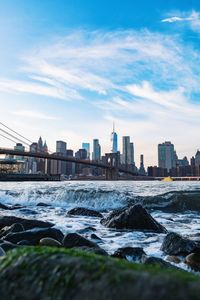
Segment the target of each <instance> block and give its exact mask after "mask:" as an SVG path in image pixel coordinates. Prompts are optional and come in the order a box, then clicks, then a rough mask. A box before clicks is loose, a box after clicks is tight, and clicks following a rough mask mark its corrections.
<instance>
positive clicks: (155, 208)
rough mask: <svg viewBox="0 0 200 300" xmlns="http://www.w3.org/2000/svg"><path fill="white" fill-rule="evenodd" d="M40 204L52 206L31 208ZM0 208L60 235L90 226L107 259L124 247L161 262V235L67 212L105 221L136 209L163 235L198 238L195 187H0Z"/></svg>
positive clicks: (199, 201)
mask: <svg viewBox="0 0 200 300" xmlns="http://www.w3.org/2000/svg"><path fill="white" fill-rule="evenodd" d="M39 202H43V203H46V204H50V205H51V206H49V207H39V206H36V204H37V203H39ZM0 203H3V204H7V205H9V204H10V205H12V204H21V205H24V206H25V208H23V209H18V210H13V211H6V210H0V214H1V215H15V216H20V217H26V218H36V219H40V220H44V221H51V222H53V223H54V224H55V225H56V227H57V228H59V229H61V230H62V231H63V233H68V232H75V231H79V230H82V229H84V228H86V227H89V226H92V227H94V228H95V229H96V231H95V234H96V235H98V236H99V237H100V238H101V241H100V242H98V243H99V246H101V247H102V248H104V249H105V250H106V251H108V252H109V253H113V252H114V251H115V250H117V249H118V248H119V247H124V246H132V247H143V248H144V250H145V251H146V253H147V254H148V255H152V256H158V257H162V258H164V259H165V258H166V257H165V255H164V253H163V252H162V251H161V250H160V246H161V244H162V241H163V238H164V236H165V235H164V234H156V233H147V232H142V231H141V232H140V231H132V230H130V231H128V230H115V229H108V228H106V227H104V226H103V225H101V224H100V220H99V219H98V218H92V217H84V216H68V215H67V211H68V210H69V209H71V208H74V207H80V206H82V207H87V208H92V209H95V210H98V211H100V212H102V213H103V214H104V215H105V216H106V215H107V214H108V213H109V212H110V211H112V210H114V209H116V208H120V207H124V206H126V205H128V204H130V203H132V204H134V203H141V204H142V205H143V206H144V207H145V208H147V209H148V211H149V212H150V213H151V215H152V216H153V217H154V218H155V219H156V220H157V221H158V222H160V223H161V224H162V225H163V226H165V227H166V228H167V230H168V231H175V232H178V233H180V234H181V235H185V236H187V237H191V238H192V237H193V236H195V238H196V237H200V214H199V212H200V183H199V182H197V181H196V182H186V181H184V182H168V183H167V182H160V181H141V182H140V181H115V182H113V181H112V182H107V181H63V182H6V183H5V182H0ZM91 233H92V232H90V231H88V232H87V231H85V232H84V235H85V236H86V237H88V238H90V235H91ZM182 267H183V268H185V265H182Z"/></svg>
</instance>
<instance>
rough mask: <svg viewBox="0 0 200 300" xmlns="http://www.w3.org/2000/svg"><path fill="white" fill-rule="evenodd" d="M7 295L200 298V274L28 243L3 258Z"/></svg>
mask: <svg viewBox="0 0 200 300" xmlns="http://www.w3.org/2000/svg"><path fill="white" fill-rule="evenodd" d="M0 295H1V299H4V300H24V299H28V300H66V299H70V300H72V299H73V300H87V299H88V300H89V299H95V300H100V299H101V300H104V299H105V300H110V299H111V300H112V299H115V300H121V299H123V300H126V299H127V300H129V299H130V300H133V299H139V300H146V299H148V300H151V299H153V300H154V299H156V300H161V299H162V300H165V299H166V300H170V299H173V300H174V299H176V300H179V299H180V300H184V299H193V300H194V299H200V277H199V276H195V275H193V274H190V273H186V272H183V271H176V270H163V269H160V268H159V267H155V266H146V265H140V264H134V263H129V262H126V261H123V260H119V259H116V258H108V257H103V256H99V255H95V254H88V253H85V252H81V251H75V250H73V249H62V248H51V247H23V248H20V249H15V250H12V251H9V252H8V253H7V256H6V257H4V258H2V259H1V260H0Z"/></svg>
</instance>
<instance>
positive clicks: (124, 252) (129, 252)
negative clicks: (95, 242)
mask: <svg viewBox="0 0 200 300" xmlns="http://www.w3.org/2000/svg"><path fill="white" fill-rule="evenodd" d="M143 255H146V253H145V252H144V250H143V248H141V247H123V248H119V249H117V250H116V251H115V252H114V253H113V254H112V255H111V256H112V257H116V258H123V259H127V260H132V261H135V262H140V261H141V258H142V256H143Z"/></svg>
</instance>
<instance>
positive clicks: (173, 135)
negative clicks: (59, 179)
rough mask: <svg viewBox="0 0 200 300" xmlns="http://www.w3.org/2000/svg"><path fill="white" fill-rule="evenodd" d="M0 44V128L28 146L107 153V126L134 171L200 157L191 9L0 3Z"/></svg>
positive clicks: (197, 55) (116, 3)
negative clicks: (163, 155)
mask: <svg viewBox="0 0 200 300" xmlns="http://www.w3.org/2000/svg"><path fill="white" fill-rule="evenodd" d="M0 45H1V47H0V108H1V121H2V122H4V123H5V124H7V125H9V126H10V127H12V128H13V129H15V130H17V131H19V132H21V133H23V135H25V136H27V137H29V138H30V139H31V140H33V141H37V140H38V137H39V136H40V135H41V136H42V137H43V138H45V139H46V140H47V143H48V145H49V147H50V149H52V150H54V149H55V141H56V140H64V141H66V142H67V145H68V148H72V149H78V148H81V145H82V142H87V141H88V142H90V143H91V142H92V139H93V138H99V140H100V144H101V146H102V151H103V152H107V151H110V150H111V142H110V133H111V131H112V123H113V120H114V121H115V125H116V131H117V133H118V135H119V141H120V142H121V137H122V136H123V135H130V137H131V140H132V141H133V142H134V144H135V154H136V163H137V164H138V161H139V155H140V153H143V154H144V156H145V164H146V165H151V164H157V144H158V143H161V142H164V141H165V140H171V141H172V142H173V143H174V144H175V148H176V150H177V153H178V155H179V156H180V157H183V156H184V155H187V156H188V158H190V157H191V156H192V155H194V154H195V152H196V150H197V148H200V139H199V127H200V117H199V116H200V3H199V1H197V0H195V1H192V0H190V1H187V0H180V1H179V0H168V1H166V0H152V1H146V0H140V1H138V0H136V1H131V0H130V1H128V0H124V1H120V0H109V1H105V0H101V1H94V0H93V1H92V0H69V1H67V0H62V1H61V0H56V1H53V0H43V1H39V0H28V1H27V0H6V1H4V0H0ZM0 144H1V146H13V144H12V143H9V142H8V141H6V140H3V138H1V137H0Z"/></svg>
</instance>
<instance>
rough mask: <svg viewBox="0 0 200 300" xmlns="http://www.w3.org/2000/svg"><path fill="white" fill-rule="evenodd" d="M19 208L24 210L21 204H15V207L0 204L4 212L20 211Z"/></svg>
mask: <svg viewBox="0 0 200 300" xmlns="http://www.w3.org/2000/svg"><path fill="white" fill-rule="evenodd" d="M19 208H23V206H21V205H20V204H14V205H9V206H8V205H5V204H3V203H0V209H4V210H15V209H19Z"/></svg>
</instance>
